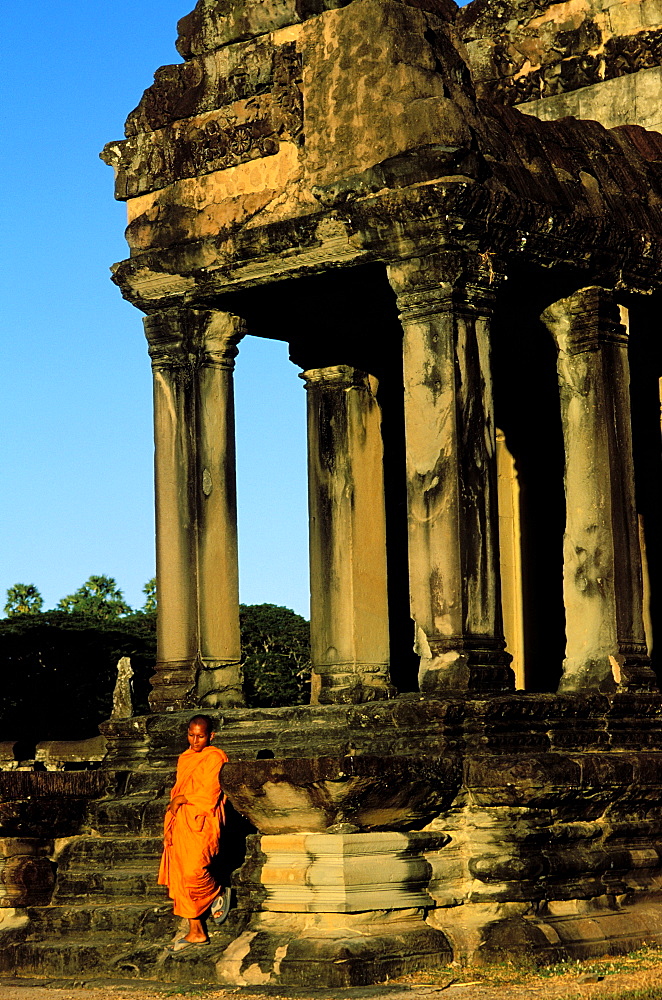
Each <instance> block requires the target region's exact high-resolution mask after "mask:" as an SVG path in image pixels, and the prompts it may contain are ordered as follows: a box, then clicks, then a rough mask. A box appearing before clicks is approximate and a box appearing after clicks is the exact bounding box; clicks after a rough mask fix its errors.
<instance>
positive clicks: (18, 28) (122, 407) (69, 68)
mask: <svg viewBox="0 0 662 1000" xmlns="http://www.w3.org/2000/svg"><path fill="white" fill-rule="evenodd" d="M193 2H194V0H130V2H129V0H113V2H112V3H108V2H104V3H102V2H100V0H90V2H88V3H81V2H80V0H76V2H71V0H69V2H67V0H59V2H58V3H56V4H54V3H53V2H52V0H50V2H48V3H47V2H44V0H33V2H31V3H29V4H25V3H23V4H11V5H10V6H9V7H8V8H7V9H6V10H5V11H4V14H3V27H4V29H5V38H6V40H7V43H6V45H5V48H4V52H3V70H4V82H3V93H2V100H1V102H0V106H1V110H0V116H1V121H0V127H1V129H2V136H3V140H2V142H3V148H2V154H1V156H0V180H1V187H0V191H1V198H0V213H1V214H0V226H1V229H2V234H3V238H2V251H1V252H2V266H1V267H0V283H1V286H2V287H1V289H0V294H1V296H2V298H1V301H2V309H3V315H2V327H1V328H0V364H1V368H0V370H1V371H2V377H3V387H2V392H0V408H1V412H0V428H1V429H0V470H1V472H0V481H1V484H2V485H1V488H0V597H2V598H3V600H2V604H4V594H5V592H6V590H7V587H9V586H10V585H12V584H14V583H17V582H21V583H34V584H36V585H37V586H38V587H39V589H40V590H41V592H42V594H43V596H44V601H45V606H46V607H52V606H53V605H54V604H55V603H57V601H58V600H59V598H60V597H62V596H64V595H65V594H68V593H71V591H73V590H75V589H76V588H77V587H79V586H80V585H81V584H82V583H83V582H84V581H85V580H86V579H87V577H88V576H90V575H91V574H98V573H105V574H107V575H109V576H113V577H115V579H116V580H117V582H118V584H119V585H120V587H121V588H122V589H123V590H124V593H125V596H126V598H127V600H128V601H129V603H130V604H131V605H133V606H134V607H138V606H140V605H141V604H142V600H143V598H142V593H141V591H142V586H143V584H144V583H145V581H146V580H147V579H149V577H151V576H152V575H153V574H154V525H153V491H152V430H151V421H152V416H151V374H150V368H149V361H148V357H147V352H146V346H145V340H144V337H143V333H142V323H141V315H142V314H141V313H140V312H138V310H136V309H134V308H133V307H132V306H130V305H129V304H128V303H126V302H124V301H123V299H122V298H121V296H120V293H119V291H118V289H117V288H116V287H115V286H114V285H113V284H112V283H111V281H110V276H109V268H110V265H111V264H112V263H114V262H115V261H119V260H122V259H124V258H125V257H126V256H127V248H126V244H125V242H124V237H123V232H124V225H125V206H124V205H123V204H122V203H119V202H115V201H114V199H113V191H112V186H113V181H112V171H111V169H110V168H108V167H106V166H105V165H104V164H102V163H101V161H100V160H99V158H98V153H99V151H100V150H101V148H102V147H103V145H104V144H105V143H106V142H108V141H109V140H111V139H118V138H121V136H122V135H123V126H124V119H125V118H126V116H127V114H128V113H129V111H130V110H132V108H134V107H135V105H136V104H137V103H138V101H139V99H140V96H141V94H142V92H143V90H144V89H145V88H146V87H148V86H149V85H150V83H151V82H152V75H153V73H154V71H155V70H156V69H157V68H158V67H159V66H161V65H164V64H166V63H172V62H178V61H180V60H179V56H178V55H177V52H176V50H175V47H174V40H175V37H176V24H177V20H178V18H180V17H182V16H183V15H184V14H186V13H188V11H189V10H190V9H191V8H192V6H193ZM297 372H298V369H297V368H295V367H294V366H293V365H292V364H290V363H289V362H288V360H287V353H286V347H285V345H283V344H280V343H275V342H269V341H258V340H256V339H252V338H249V339H248V340H247V341H245V342H244V344H243V345H242V349H241V353H240V356H239V358H238V362H237V375H236V390H237V391H236V401H237V447H238V487H239V508H240V523H239V535H240V537H239V541H240V552H241V559H240V575H241V599H242V600H243V601H244V602H245V603H259V602H262V601H269V602H273V603H276V604H284V605H286V606H287V607H291V608H293V609H294V610H295V611H298V612H299V613H302V614H307V611H308V568H307V560H308V555H307V511H306V483H305V398H304V397H305V392H304V389H303V384H302V383H301V381H300V380H299V379H298V378H297ZM0 613H1V612H0Z"/></svg>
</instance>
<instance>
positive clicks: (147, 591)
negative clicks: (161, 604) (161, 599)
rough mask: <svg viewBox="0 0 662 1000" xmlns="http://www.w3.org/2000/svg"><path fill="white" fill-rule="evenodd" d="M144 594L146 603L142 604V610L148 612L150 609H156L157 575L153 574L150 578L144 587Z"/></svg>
mask: <svg viewBox="0 0 662 1000" xmlns="http://www.w3.org/2000/svg"><path fill="white" fill-rule="evenodd" d="M143 594H144V595H145V603H144V604H143V606H142V610H143V611H144V612H146V613H149V612H150V611H156V577H155V576H153V577H152V579H151V580H148V581H147V583H146V584H145V586H144V587H143Z"/></svg>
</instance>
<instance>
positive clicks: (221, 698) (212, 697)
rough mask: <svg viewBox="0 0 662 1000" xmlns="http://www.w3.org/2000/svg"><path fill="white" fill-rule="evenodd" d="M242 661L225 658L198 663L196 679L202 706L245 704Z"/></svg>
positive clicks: (197, 694)
mask: <svg viewBox="0 0 662 1000" xmlns="http://www.w3.org/2000/svg"><path fill="white" fill-rule="evenodd" d="M242 680H243V672H242V669H241V663H239V662H237V661H236V660H235V661H232V662H229V663H228V662H227V661H225V662H224V661H223V660H202V661H200V662H199V663H198V673H197V680H196V696H197V704H198V705H200V707H201V708H241V707H242V705H244V704H245V701H244V694H243V691H242Z"/></svg>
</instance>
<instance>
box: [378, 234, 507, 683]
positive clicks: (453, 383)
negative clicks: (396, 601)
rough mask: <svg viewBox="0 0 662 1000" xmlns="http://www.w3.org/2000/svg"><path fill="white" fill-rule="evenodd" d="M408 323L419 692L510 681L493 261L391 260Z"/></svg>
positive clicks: (461, 257)
mask: <svg viewBox="0 0 662 1000" xmlns="http://www.w3.org/2000/svg"><path fill="white" fill-rule="evenodd" d="M389 280H390V282H391V285H392V287H393V288H394V290H395V291H396V293H397V296H398V307H399V309H400V318H401V322H402V326H403V329H404V382H405V427H406V446H407V482H408V517H409V581H410V595H411V614H412V618H413V619H414V622H415V627H416V650H417V652H418V653H419V655H420V657H421V660H420V670H419V684H420V689H421V691H422V692H424V693H425V694H430V695H436V694H442V693H444V692H447V691H462V690H463V691H468V692H491V691H508V690H512V689H513V687H514V677H513V672H512V670H511V669H510V667H509V666H508V663H509V661H510V656H509V655H508V654H507V653H506V652H505V642H504V638H503V626H502V619H501V597H500V586H499V536H498V519H497V483H496V444H495V428H494V416H493V404H492V383H491V374H490V344H489V326H490V316H491V313H492V305H493V298H494V293H493V288H494V284H495V280H496V279H495V276H494V274H493V272H492V270H491V266H490V261H489V258H484V257H482V256H480V255H478V254H476V255H468V254H460V253H455V252H450V251H449V252H444V253H439V254H436V255H434V256H430V257H425V258H416V259H413V260H406V261H401V262H398V263H397V264H392V265H390V267H389Z"/></svg>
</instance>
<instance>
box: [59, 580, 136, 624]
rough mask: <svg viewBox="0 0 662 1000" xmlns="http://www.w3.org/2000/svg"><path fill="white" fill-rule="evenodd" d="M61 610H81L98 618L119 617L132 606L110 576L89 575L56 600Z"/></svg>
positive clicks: (128, 612) (129, 611)
mask: <svg viewBox="0 0 662 1000" xmlns="http://www.w3.org/2000/svg"><path fill="white" fill-rule="evenodd" d="M57 606H58V608H59V609H60V610H61V611H68V612H76V611H78V612H83V613H84V614H89V615H98V616H99V618H119V617H120V616H121V615H129V614H131V611H132V608H131V607H130V606H129V605H128V604H127V603H126V601H125V600H124V594H123V593H122V591H121V590H120V589H119V587H118V586H117V582H116V581H115V580H114V579H113V577H112V576H91V577H90V578H89V579H88V580H86V582H85V583H84V584H83V586H82V587H79V588H78V590H76V591H74V593H73V594H68V595H67V596H66V597H63V598H62V600H61V601H58V605H57Z"/></svg>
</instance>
